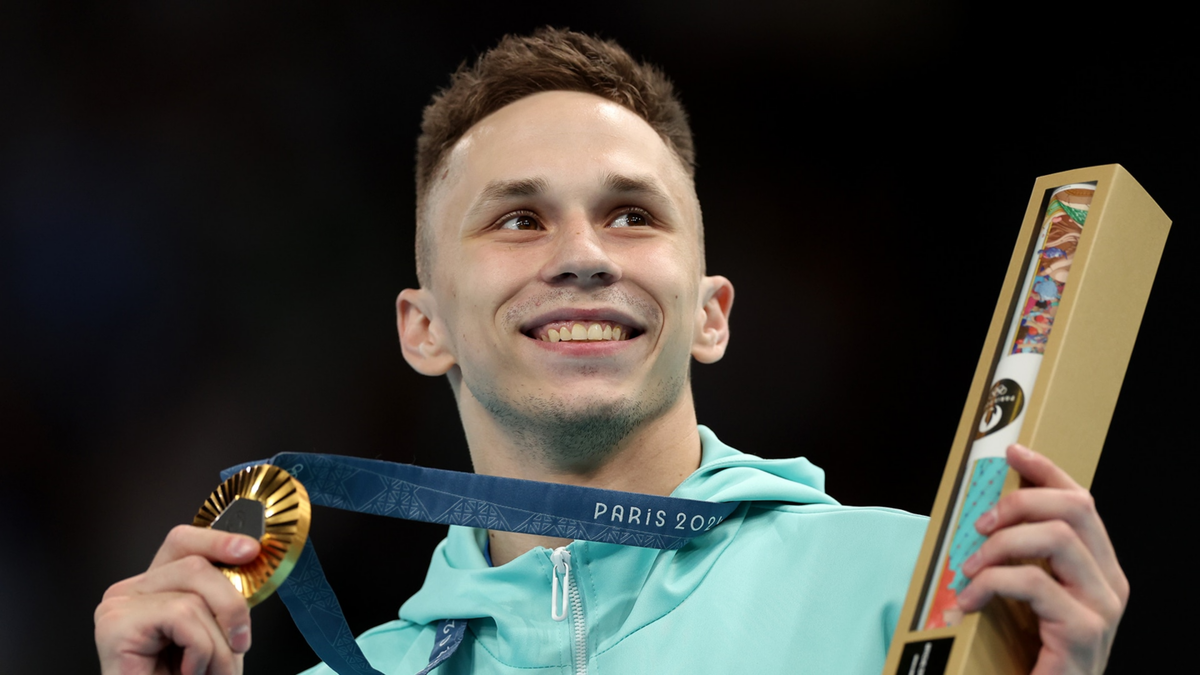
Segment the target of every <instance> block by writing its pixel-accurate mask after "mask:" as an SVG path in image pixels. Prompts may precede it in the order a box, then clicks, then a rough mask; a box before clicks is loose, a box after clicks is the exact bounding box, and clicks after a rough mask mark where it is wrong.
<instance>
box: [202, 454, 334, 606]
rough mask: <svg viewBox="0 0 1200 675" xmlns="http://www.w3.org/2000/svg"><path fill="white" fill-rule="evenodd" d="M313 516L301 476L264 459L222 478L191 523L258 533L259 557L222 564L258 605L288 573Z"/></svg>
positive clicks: (277, 586) (302, 545) (300, 548)
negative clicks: (260, 462)
mask: <svg viewBox="0 0 1200 675" xmlns="http://www.w3.org/2000/svg"><path fill="white" fill-rule="evenodd" d="M311 522H312V505H311V503H310V502H309V500H308V491H307V490H305V489H304V486H303V485H301V484H300V481H298V480H296V479H295V478H294V477H292V475H291V474H289V473H288V472H287V471H284V470H283V469H281V468H279V467H277V466H273V465H271V464H259V465H257V466H251V467H247V468H245V469H242V470H241V471H239V472H237V473H236V474H234V475H233V476H230V478H229V480H227V481H225V482H224V483H221V485H220V486H219V487H217V489H216V490H214V491H213V493H212V494H211V495H209V497H208V499H207V500H205V502H204V506H201V507H200V512H199V513H197V514H196V518H195V519H194V520H193V521H192V524H193V525H195V526H197V527H211V528H213V529H216V530H224V531H226V532H237V533H239V534H246V535H249V536H251V537H256V538H257V539H258V541H259V543H260V544H261V545H262V550H260V551H259V554H258V557H257V558H255V559H254V560H252V561H250V562H249V563H246V564H245V565H240V566H230V565H218V568H219V569H220V570H221V572H222V573H223V574H224V575H225V576H226V577H227V578H228V579H229V581H230V582H232V583H233V586H234V588H236V589H238V591H239V592H240V593H241V594H242V597H244V598H246V602H247V603H248V604H249V605H250V606H251V607H253V606H255V605H257V604H258V603H260V602H262V601H263V600H265V599H267V598H268V597H270V595H271V594H272V593H274V592H275V589H277V588H279V586H280V585H282V584H283V582H284V580H286V579H287V576H288V574H290V573H291V571H292V568H293V567H295V565H296V561H297V560H298V559H299V558H300V552H301V551H303V550H304V541H305V539H307V538H308V528H309V525H310V524H311Z"/></svg>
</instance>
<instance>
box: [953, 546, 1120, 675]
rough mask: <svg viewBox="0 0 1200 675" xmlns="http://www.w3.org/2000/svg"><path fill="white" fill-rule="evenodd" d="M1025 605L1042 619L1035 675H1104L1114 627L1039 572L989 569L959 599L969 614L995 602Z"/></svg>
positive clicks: (1023, 568)
mask: <svg viewBox="0 0 1200 675" xmlns="http://www.w3.org/2000/svg"><path fill="white" fill-rule="evenodd" d="M997 595H999V596H1002V597H1007V598H1013V599H1016V600H1024V601H1026V602H1028V603H1029V606H1030V608H1031V609H1033V611H1034V612H1035V613H1036V614H1037V616H1038V625H1039V630H1040V632H1041V634H1042V650H1041V653H1040V654H1039V655H1038V662H1037V667H1036V668H1035V669H1034V674H1039V673H1063V672H1089V673H1090V672H1100V670H1098V669H1102V667H1103V664H1104V662H1105V660H1106V659H1107V658H1108V653H1109V651H1110V649H1111V648H1112V641H1113V637H1114V635H1115V632H1116V630H1115V624H1114V623H1113V622H1112V621H1109V620H1107V619H1106V618H1105V617H1103V616H1101V615H1100V614H1099V613H1097V612H1096V611H1094V610H1093V609H1092V608H1091V607H1089V606H1087V605H1086V604H1085V603H1082V602H1079V601H1078V600H1077V599H1076V598H1074V597H1072V596H1071V594H1070V593H1069V592H1068V591H1067V589H1066V588H1064V587H1063V586H1062V585H1060V584H1059V583H1058V582H1057V581H1055V580H1054V579H1052V578H1051V577H1050V575H1048V574H1047V573H1046V571H1045V570H1043V569H1042V568H1040V567H1035V566H1033V565H1021V566H1015V567H989V568H987V569H985V570H983V571H982V572H980V573H979V575H978V576H976V577H975V578H974V579H973V580H972V581H971V583H970V585H968V586H967V587H966V588H965V589H963V592H962V593H961V594H959V596H958V604H959V606H960V607H961V608H962V609H963V610H964V611H975V610H978V609H979V608H981V607H983V606H984V605H985V604H987V602H988V601H989V600H991V599H992V597H994V596H997Z"/></svg>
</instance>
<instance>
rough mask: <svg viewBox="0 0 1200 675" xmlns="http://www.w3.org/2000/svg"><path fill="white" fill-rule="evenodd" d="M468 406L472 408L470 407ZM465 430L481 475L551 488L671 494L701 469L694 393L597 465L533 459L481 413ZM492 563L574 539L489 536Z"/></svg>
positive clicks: (471, 416) (468, 419)
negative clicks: (546, 484) (566, 464)
mask: <svg viewBox="0 0 1200 675" xmlns="http://www.w3.org/2000/svg"><path fill="white" fill-rule="evenodd" d="M468 405H469V404H468ZM462 412H463V413H464V414H463V426H464V428H465V429H466V432H467V443H468V445H469V446H470V448H471V460H472V462H473V464H474V467H475V472H476V473H481V474H486V475H490V476H505V477H508V478H522V479H525V480H535V481H543V482H550V483H564V484H567V485H581V486H586V487H596V488H604V489H608V490H621V491H624V492H639V493H642V494H654V495H668V494H670V493H671V492H672V491H673V490H674V489H675V488H676V487H678V485H679V484H680V483H681V482H683V480H684V479H685V478H687V477H688V476H689V475H691V473H692V472H693V471H695V470H696V469H697V468H699V466H700V433H699V431H698V430H697V428H696V411H695V407H694V405H693V403H692V397H691V392H690V391H687V392H686V393H685V394H684V395H683V396H681V397H680V399H679V400H678V401H676V403H675V405H673V406H672V407H671V408H669V409H668V410H667V411H666V412H665V413H664V414H663V415H661V416H659V417H657V418H655V419H653V420H650V421H648V422H647V423H646V424H643V425H641V426H640V427H639V428H637V429H635V430H634V431H633V432H632V433H630V434H629V435H628V436H626V437H625V438H624V439H622V440H621V442H620V443H619V444H618V446H617V447H616V448H615V449H613V450H612V451H611V452H610V453H607V454H606V455H605V456H604V458H603V460H602V461H598V462H596V463H595V464H594V465H586V466H572V467H563V466H560V465H556V464H555V463H553V462H552V461H549V460H547V459H546V458H544V457H540V458H535V457H531V456H530V453H529V451H528V449H526V448H525V447H523V446H522V444H521V443H520V442H518V441H517V440H516V439H515V438H513V436H512V435H511V434H509V433H507V432H506V431H505V430H504V428H503V427H501V426H500V425H497V424H496V423H495V422H494V421H493V420H491V419H490V418H488V417H481V416H479V415H477V414H470V413H477V412H479V411H470V413H469V412H468V410H466V409H463V410H462ZM488 541H489V552H490V555H491V559H492V564H494V565H503V564H504V563H507V562H508V561H510V560H512V559H514V558H516V557H517V556H519V555H521V554H523V553H525V552H526V551H529V550H531V549H533V548H536V547H538V546H545V547H546V548H557V547H559V546H565V545H567V544H569V543H571V540H570V539H561V538H556V537H544V536H537V535H530V534H520V533H514V532H500V531H496V530H492V531H489V533H488Z"/></svg>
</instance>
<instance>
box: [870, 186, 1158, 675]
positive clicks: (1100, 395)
mask: <svg viewBox="0 0 1200 675" xmlns="http://www.w3.org/2000/svg"><path fill="white" fill-rule="evenodd" d="M1080 183H1094V184H1095V186H1096V191H1095V194H1094V196H1093V197H1092V202H1091V207H1090V211H1089V213H1088V216H1087V224H1086V226H1085V227H1084V228H1083V232H1082V234H1081V236H1080V238H1079V242H1078V245H1077V248H1076V251H1075V254H1074V260H1073V261H1072V263H1071V269H1070V277H1069V279H1068V281H1067V283H1066V285H1065V288H1064V290H1063V293H1062V296H1061V298H1060V300H1059V305H1058V308H1057V314H1056V315H1055V317H1054V320H1053V328H1052V330H1051V331H1050V335H1049V338H1048V341H1047V343H1046V345H1045V352H1044V357H1043V360H1042V362H1041V366H1040V370H1039V373H1038V375H1037V380H1036V383H1035V385H1034V387H1033V390H1032V391H1031V392H1029V396H1028V399H1027V401H1026V402H1025V412H1024V415H1025V417H1024V421H1023V424H1022V426H1021V429H1020V433H1019V436H1018V442H1019V443H1021V444H1023V445H1025V446H1027V447H1031V448H1033V449H1035V450H1037V451H1038V452H1040V453H1042V454H1044V455H1046V456H1047V457H1049V458H1050V459H1051V460H1053V461H1054V462H1055V463H1056V464H1058V466H1060V467H1062V468H1063V469H1064V470H1065V471H1066V472H1067V473H1069V474H1070V475H1071V476H1072V477H1073V478H1074V479H1075V480H1076V481H1077V482H1078V483H1079V484H1080V485H1083V486H1084V487H1090V486H1091V482H1092V476H1093V475H1094V474H1095V471H1096V465H1097V463H1098V462H1099V460H1100V451H1101V449H1102V448H1103V446H1104V438H1105V436H1106V434H1107V433H1108V425H1109V422H1110V421H1111V419H1112V414H1113V409H1114V408H1115V407H1116V403H1117V395H1118V394H1119V393H1120V390H1121V381H1122V380H1123V379H1124V376H1125V368H1126V366H1127V365H1128V363H1129V357H1130V354H1131V353H1132V351H1133V344H1134V340H1135V339H1136V338H1137V332H1138V326H1139V324H1140V323H1141V319H1142V314H1143V312H1144V311H1145V307H1146V301H1147V299H1148V297H1149V295H1150V288H1151V286H1152V285H1153V283H1154V275H1155V272H1156V271H1157V269H1158V262H1159V259H1160V257H1161V256H1162V250H1163V246H1164V244H1165V243H1166V239H1167V232H1168V230H1169V229H1170V226H1171V221H1170V219H1169V218H1167V216H1166V214H1164V213H1163V212H1162V209H1160V208H1159V207H1158V205H1157V204H1155V203H1154V200H1153V199H1151V198H1150V195H1148V194H1147V193H1146V191H1145V190H1144V189H1142V187H1141V185H1139V184H1138V183H1137V181H1136V180H1134V178H1133V177H1132V176H1131V175H1129V173H1128V172H1127V171H1125V169H1123V168H1122V167H1121V166H1119V165H1116V164H1110V165H1106V166H1098V167H1091V168H1087V169H1077V170H1074V171H1065V172H1062V173H1056V174H1052V175H1049V176H1043V177H1041V178H1039V179H1037V181H1036V182H1035V183H1034V186H1033V195H1032V197H1031V198H1030V200H1029V207H1028V209H1027V210H1026V212H1025V220H1024V224H1023V225H1022V226H1021V232H1020V235H1019V236H1018V237H1017V244H1016V246H1015V247H1014V249H1013V255H1012V260H1011V262H1010V263H1009V266H1008V273H1007V274H1006V275H1005V277H1004V285H1003V287H1002V289H1001V292H1000V299H999V301H998V302H997V303H996V310H995V313H994V314H993V316H992V323H991V327H990V328H989V329H988V334H987V340H986V341H985V342H984V348H983V353H982V355H981V356H980V358H979V365H978V366H977V367H976V370H975V377H974V379H973V380H972V382H971V389H970V395H969V396H968V397H967V403H966V406H965V407H964V408H963V413H962V417H961V418H960V420H959V424H958V431H957V433H956V434H955V437H954V443H953V445H952V447H951V450H950V457H949V459H948V460H947V462H946V468H945V471H944V472H943V474H942V481H941V485H940V487H939V488H938V493H937V498H936V500H935V501H934V504H933V510H932V512H931V513H932V515H931V517H930V521H929V528H928V530H927V532H926V535H925V541H924V543H923V544H922V545H921V553H920V556H919V557H918V559H917V566H916V569H915V570H914V572H913V577H912V582H911V584H910V586H909V591H908V596H907V597H906V598H905V601H904V607H903V609H902V610H901V613H900V620H899V623H898V625H897V627H896V632H895V634H894V636H893V638H892V643H891V648H890V650H889V651H888V657H887V661H886V662H885V665H884V671H883V672H884V675H910V674H911V675H918V674H921V675H962V674H966V673H970V674H971V675H982V674H991V673H996V674H998V675H999V674H1003V675H1010V674H1014V673H1023V674H1024V673H1029V672H1030V670H1031V669H1032V667H1033V663H1034V661H1035V659H1036V657H1037V652H1038V649H1039V647H1040V641H1039V638H1038V634H1037V621H1036V618H1035V617H1034V616H1033V615H1032V612H1031V610H1030V609H1029V607H1028V605H1027V604H1025V603H1021V602H1016V601H1010V600H1007V599H1001V598H997V599H994V600H993V601H992V602H990V603H988V605H987V606H986V607H985V608H984V609H983V611H981V612H977V613H973V614H968V615H966V616H965V617H963V619H962V620H961V622H959V623H958V624H957V625H954V626H946V627H941V628H933V629H928V630H921V626H920V623H921V622H922V615H923V614H924V613H925V612H924V609H925V608H924V603H926V602H927V601H928V600H927V598H929V595H930V594H929V591H930V587H931V585H932V584H934V583H936V573H937V572H938V571H939V569H940V566H941V564H942V562H943V556H942V555H941V551H942V543H943V540H944V538H947V537H950V536H952V532H951V527H952V525H953V521H954V516H955V514H954V513H953V512H952V510H953V509H954V508H955V507H956V506H957V505H956V504H955V502H956V500H955V499H954V497H955V495H956V494H958V493H959V490H960V487H961V485H962V481H964V480H967V479H968V476H967V475H966V470H967V465H968V455H969V452H970V449H971V445H972V443H973V441H974V439H975V437H976V430H977V429H978V428H979V421H980V415H981V414H982V413H983V406H984V402H985V401H986V400H987V394H988V392H989V391H990V390H991V386H992V383H993V376H994V373H995V369H996V365H997V362H998V361H999V359H1000V356H1001V354H1002V353H1003V352H1004V350H1005V349H1006V348H1008V347H1009V344H1008V339H1007V338H1008V336H1009V327H1010V325H1011V323H1012V321H1013V315H1014V313H1015V311H1016V308H1017V305H1018V303H1021V302H1023V300H1024V298H1023V297H1019V296H1020V293H1019V291H1020V289H1021V288H1023V283H1024V281H1025V279H1026V275H1027V273H1028V265H1029V264H1030V257H1031V254H1032V253H1033V247H1034V245H1035V242H1036V241H1037V237H1038V234H1039V232H1040V231H1041V228H1042V216H1043V213H1044V211H1045V208H1046V205H1047V203H1048V201H1049V196H1050V194H1051V192H1052V191H1054V190H1055V189H1057V188H1059V187H1061V186H1065V185H1071V184H1080ZM1019 480H1020V478H1019V476H1017V474H1016V473H1015V472H1014V471H1012V470H1011V469H1009V470H1008V475H1007V477H1006V479H1005V482H1004V487H1003V491H1002V494H1006V493H1008V492H1011V491H1012V490H1015V489H1016V488H1017V487H1018V484H1019Z"/></svg>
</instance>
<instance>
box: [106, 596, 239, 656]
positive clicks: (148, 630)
mask: <svg viewBox="0 0 1200 675" xmlns="http://www.w3.org/2000/svg"><path fill="white" fill-rule="evenodd" d="M96 645H97V647H98V650H99V653H100V665H101V671H102V672H103V673H104V674H105V675H109V674H110V673H111V674H117V673H120V674H121V675H141V674H142V673H145V674H147V675H149V674H150V673H153V672H159V671H160V666H162V665H167V666H168V667H170V668H171V669H172V672H174V668H175V667H177V668H178V669H179V672H181V673H183V674H184V675H192V674H195V675H238V674H239V673H240V672H241V665H242V660H241V657H240V656H236V655H235V654H234V653H233V651H232V650H231V649H230V648H229V645H228V644H227V643H226V641H225V639H224V637H223V636H222V635H221V629H220V628H219V627H218V626H217V624H216V622H215V621H214V619H213V617H212V615H211V614H210V613H209V612H208V608H207V606H206V605H205V604H204V602H203V600H202V599H201V598H200V597H199V596H196V595H194V594H191V593H159V594H155V595H140V596H122V597H118V598H112V599H109V600H105V601H104V602H103V603H101V605H100V607H99V608H97V610H96ZM171 645H175V647H176V648H177V651H178V652H180V653H181V655H180V656H179V658H178V666H175V665H174V664H173V663H166V664H164V661H165V660H166V658H165V657H167V656H168V655H170V654H171V650H170V649H169V647H170V646H171Z"/></svg>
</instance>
